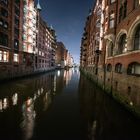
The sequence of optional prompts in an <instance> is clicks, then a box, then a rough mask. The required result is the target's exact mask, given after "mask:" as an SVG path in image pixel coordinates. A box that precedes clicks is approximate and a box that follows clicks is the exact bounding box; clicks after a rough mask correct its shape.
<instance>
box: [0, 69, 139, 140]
mask: <svg viewBox="0 0 140 140" xmlns="http://www.w3.org/2000/svg"><path fill="white" fill-rule="evenodd" d="M57 139H60V140H140V120H139V119H136V118H135V117H134V116H133V115H132V114H130V113H129V112H128V111H126V110H125V109H124V108H123V107H122V106H120V105H119V104H118V103H116V102H115V101H114V100H113V99H112V98H110V97H108V96H107V95H106V94H104V93H103V91H101V90H100V89H98V88H97V87H96V86H95V85H94V84H93V83H91V82H90V81H89V80H87V79H86V78H85V77H84V76H83V75H80V72H79V70H78V69H70V70H69V71H65V70H61V71H60V70H58V71H55V72H51V73H47V74H42V75H38V76H34V77H29V78H26V79H22V80H16V81H12V82H8V83H3V84H1V85H0V140H57Z"/></svg>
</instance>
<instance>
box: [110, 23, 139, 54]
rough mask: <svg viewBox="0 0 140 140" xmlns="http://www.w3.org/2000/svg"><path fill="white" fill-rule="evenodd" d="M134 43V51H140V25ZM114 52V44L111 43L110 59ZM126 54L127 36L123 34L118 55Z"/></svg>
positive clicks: (117, 51)
mask: <svg viewBox="0 0 140 140" xmlns="http://www.w3.org/2000/svg"><path fill="white" fill-rule="evenodd" d="M132 41H133V48H132V50H140V25H139V26H138V27H137V29H136V32H135V34H134V38H133V40H132ZM113 50H114V46H113V42H110V45H109V47H108V57H110V56H113ZM126 52H127V36H126V34H122V35H121V37H120V39H119V41H118V47H117V50H116V54H123V53H126Z"/></svg>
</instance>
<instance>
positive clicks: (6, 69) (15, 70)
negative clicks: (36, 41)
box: [0, 65, 55, 82]
mask: <svg viewBox="0 0 140 140" xmlns="http://www.w3.org/2000/svg"><path fill="white" fill-rule="evenodd" d="M52 70H55V67H50V68H48V69H44V70H43V69H42V70H34V69H33V68H32V67H30V68H26V67H24V66H23V67H22V66H20V67H18V66H17V67H16V66H14V67H13V66H11V67H10V66H8V65H5V66H0V82H2V81H7V80H11V79H15V78H20V77H26V76H31V75H35V74H39V73H43V72H49V71H52Z"/></svg>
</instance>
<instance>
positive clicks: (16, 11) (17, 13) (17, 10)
mask: <svg viewBox="0 0 140 140" xmlns="http://www.w3.org/2000/svg"><path fill="white" fill-rule="evenodd" d="M15 14H16V15H17V16H19V15H20V11H19V8H17V7H16V6H15Z"/></svg>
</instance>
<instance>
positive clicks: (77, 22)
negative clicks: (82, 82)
mask: <svg viewBox="0 0 140 140" xmlns="http://www.w3.org/2000/svg"><path fill="white" fill-rule="evenodd" d="M36 1H37V0H36ZM93 3H94V0H40V5H41V7H42V12H41V14H42V17H43V19H45V20H46V22H47V23H48V25H49V26H50V25H52V26H53V28H54V29H55V31H56V34H57V40H58V41H62V42H63V43H64V45H65V47H66V48H67V49H68V50H69V51H70V53H71V54H72V56H73V57H74V60H75V62H76V63H79V59H80V44H81V37H82V33H83V30H84V25H85V21H86V17H87V16H88V14H89V10H90V9H91V8H92V6H93Z"/></svg>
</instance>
